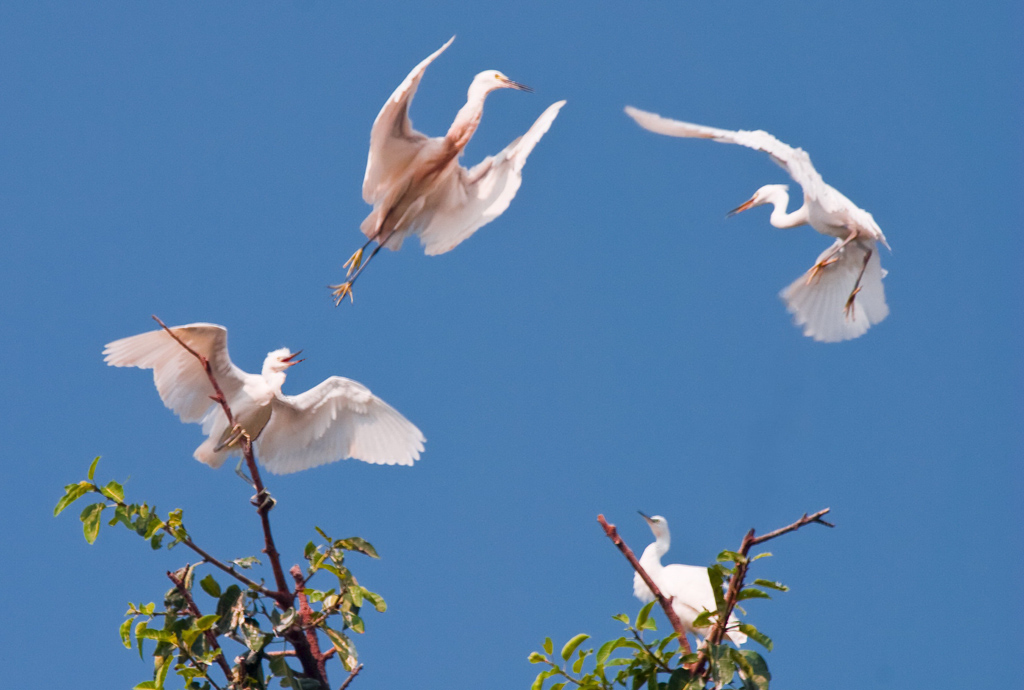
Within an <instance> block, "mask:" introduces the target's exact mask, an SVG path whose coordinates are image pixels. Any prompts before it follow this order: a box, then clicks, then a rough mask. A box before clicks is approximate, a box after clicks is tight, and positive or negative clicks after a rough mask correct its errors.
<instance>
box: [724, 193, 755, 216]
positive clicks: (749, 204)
mask: <svg viewBox="0 0 1024 690" xmlns="http://www.w3.org/2000/svg"><path fill="white" fill-rule="evenodd" d="M753 205H754V199H753V197H751V198H750V200H749V201H745V202H743V203H742V204H740V205H739V206H737V207H736V208H734V209H733V210H731V211H729V212H728V213H726V214H725V217H726V218H732V217H733V216H735V215H736V214H737V213H743V212H744V211H746V210H747V209H748V208H751V207H752V206H753Z"/></svg>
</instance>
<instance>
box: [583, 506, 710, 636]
mask: <svg viewBox="0 0 1024 690" xmlns="http://www.w3.org/2000/svg"><path fill="white" fill-rule="evenodd" d="M597 521H598V522H599V523H601V527H603V528H604V533H605V534H607V535H608V538H609V539H611V540H612V543H613V544H615V546H617V547H618V548H619V551H621V552H622V555H623V556H625V557H626V560H627V561H629V563H630V565H632V566H633V570H635V571H636V572H637V574H638V575H640V578H641V579H642V580H643V581H644V584H646V585H647V587H648V589H650V590H651V593H653V594H654V596H655V597H657V598H658V603H659V604H661V610H662V611H664V612H665V617H666V618H668V621H669V623H671V624H672V629H673V630H675V631H676V632H677V633H679V648H680V649H681V650H682V652H683V655H684V656H685V655H687V654H690V653H691V652H692V650H691V649H690V642H689V640H687V639H686V628H684V627H683V622H682V621H681V620H679V616H677V615H676V612H675V610H674V609H673V608H672V599H671V598H666V597H665V595H664V594H662V593H661V590H660V589H658V585H656V584H654V580H652V579H651V576H650V575H648V574H647V571H646V570H644V568H643V566H642V565H640V561H638V560H637V558H636V555H634V554H633V551H632V549H630V548H629V547H628V546H627V545H626V542H624V541H622V537H620V536H619V533H618V532H617V531H616V529H615V525H610V524H608V522H607V521H606V520H605V519H604V515H598V516H597Z"/></svg>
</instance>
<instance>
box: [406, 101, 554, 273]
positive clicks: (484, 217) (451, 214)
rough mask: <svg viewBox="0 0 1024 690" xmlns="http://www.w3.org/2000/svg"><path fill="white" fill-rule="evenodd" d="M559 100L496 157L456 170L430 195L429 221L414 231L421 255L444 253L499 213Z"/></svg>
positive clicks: (513, 191)
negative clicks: (422, 253) (421, 248)
mask: <svg viewBox="0 0 1024 690" xmlns="http://www.w3.org/2000/svg"><path fill="white" fill-rule="evenodd" d="M563 105H565V101H558V102H557V103H554V104H552V105H551V106H549V107H548V109H547V110H545V111H544V112H543V113H541V116H540V117H539V118H537V121H536V122H534V123H533V126H531V127H530V129H529V130H528V131H527V132H526V134H524V135H523V136H521V137H519V138H518V139H516V140H515V141H513V142H512V143H511V144H509V145H508V146H506V147H505V148H504V149H503V150H502V151H501V152H500V153H498V154H497V155H494V156H489V157H487V158H485V159H484V160H483V161H481V162H480V163H479V164H477V165H475V166H473V167H472V168H471V169H469V170H466V169H465V168H461V167H460V168H458V170H457V171H456V174H455V175H452V176H451V177H450V178H448V180H447V182H446V184H445V186H444V187H443V188H442V189H439V190H437V191H436V192H434V194H435V195H437V196H435V197H434V198H433V199H432V200H431V202H430V203H431V205H432V206H433V207H434V208H433V210H432V211H431V212H430V217H429V220H427V222H426V223H425V224H424V225H423V227H422V228H421V229H420V230H419V231H418V234H419V236H420V241H421V242H423V248H424V251H425V252H426V253H427V254H430V255H434V254H444V253H445V252H447V251H451V250H452V249H454V248H455V247H456V246H457V245H458V244H459V243H460V242H462V241H463V240H465V239H466V238H467V237H469V236H470V235H472V234H473V233H474V232H476V231H477V230H478V229H480V228H481V227H482V226H484V225H486V224H487V223H490V222H491V221H492V220H494V219H495V218H497V217H498V216H500V215H501V214H502V213H504V211H505V209H507V208H508V205H509V204H510V203H511V202H512V199H513V198H514V197H515V195H516V192H517V191H519V185H520V184H522V182H523V175H522V170H523V166H524V165H526V159H527V158H528V157H529V155H530V152H531V151H533V147H534V146H536V145H537V142H538V141H540V139H541V137H543V136H544V134H545V133H546V132H547V131H548V129H549V128H550V127H551V123H552V122H554V121H555V117H556V116H557V115H558V111H559V110H561V108H562V106H563Z"/></svg>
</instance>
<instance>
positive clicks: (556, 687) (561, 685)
mask: <svg viewBox="0 0 1024 690" xmlns="http://www.w3.org/2000/svg"><path fill="white" fill-rule="evenodd" d="M576 673H579V671H577V672H576ZM567 682H568V681H564V680H563V681H562V682H561V683H555V684H554V685H552V686H551V687H549V688H548V690H562V688H564V687H565V684H566V683H567Z"/></svg>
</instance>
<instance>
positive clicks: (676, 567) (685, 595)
mask: <svg viewBox="0 0 1024 690" xmlns="http://www.w3.org/2000/svg"><path fill="white" fill-rule="evenodd" d="M640 515H641V516H643V518H644V520H646V521H647V526H648V527H650V528H651V532H653V533H654V538H655V541H654V543H653V544H651V545H650V546H648V547H647V548H646V549H644V553H643V555H642V556H640V565H641V566H643V569H644V570H645V571H647V574H648V575H650V576H651V579H652V580H654V584H656V585H658V589H660V590H661V593H662V594H664V595H665V597H666V598H667V597H672V609H673V610H674V611H675V612H676V615H677V616H679V621H680V622H681V623H682V624H683V627H684V628H686V631H687V632H689V633H691V634H693V635H700V636H701V637H705V636H707V633H708V632H709V630H710V628H694V627H693V622H694V620H695V619H696V618H697V616H699V615H700V614H701V613H703V612H704V611H716V610H717V609H718V604H717V603H716V602H715V592H714V590H713V589H711V578H709V577H708V569H707V568H701V567H699V566H696V565H681V564H679V563H672V564H670V565H664V566H663V565H662V564H661V557H662V556H664V555H665V554H666V553H667V552H668V547H669V544H670V543H671V538H670V536H669V532H668V521H666V520H665V518H663V517H661V516H660V515H655V516H654V517H648V516H646V515H644V514H643V513H640ZM633 596H635V597H636V598H637V599H639V600H640V601H642V602H644V603H645V604H646V603H647V602H650V601H654V593H653V592H652V591H651V590H650V588H649V587H648V586H647V585H646V584H645V583H644V581H643V578H641V577H640V573H634V574H633ZM736 623H739V620H737V618H736V617H735V616H730V617H729V627H730V628H731V627H734V624H736ZM725 638H726V639H728V640H729V641H730V642H732V643H734V644H737V645H741V644H743V643H744V642H746V641H747V636H746V635H745V634H744V633H741V632H740V631H739V630H727V632H726V634H725Z"/></svg>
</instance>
